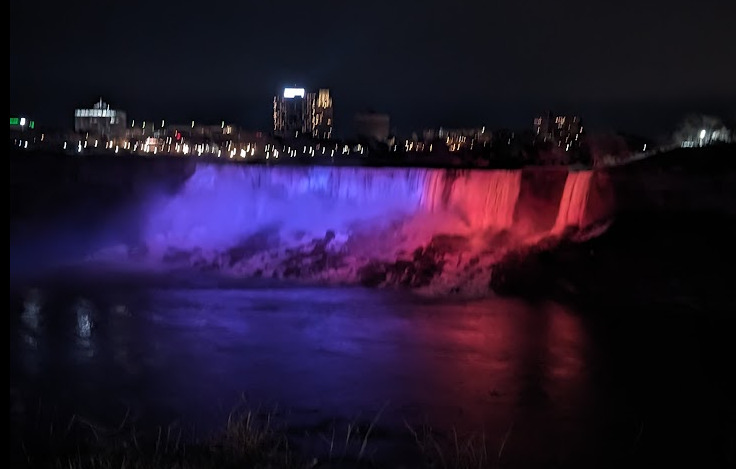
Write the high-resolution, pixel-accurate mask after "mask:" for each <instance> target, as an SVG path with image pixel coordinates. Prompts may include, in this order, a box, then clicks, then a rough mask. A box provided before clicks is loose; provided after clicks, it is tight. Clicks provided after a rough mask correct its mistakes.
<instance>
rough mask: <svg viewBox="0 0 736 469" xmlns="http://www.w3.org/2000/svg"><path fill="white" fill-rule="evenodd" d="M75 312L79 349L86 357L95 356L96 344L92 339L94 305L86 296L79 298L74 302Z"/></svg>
mask: <svg viewBox="0 0 736 469" xmlns="http://www.w3.org/2000/svg"><path fill="white" fill-rule="evenodd" d="M74 312H75V313H76V320H77V323H76V336H77V346H78V348H79V351H80V352H81V353H82V354H83V355H84V356H85V357H86V358H92V357H94V356H95V352H96V350H95V344H94V341H93V340H92V339H93V337H92V331H93V330H94V327H95V323H94V312H95V310H94V305H93V304H92V302H91V301H90V300H88V299H86V298H79V299H78V300H77V301H76V303H75V304H74Z"/></svg>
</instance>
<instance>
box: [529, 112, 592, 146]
mask: <svg viewBox="0 0 736 469" xmlns="http://www.w3.org/2000/svg"><path fill="white" fill-rule="evenodd" d="M582 135H583V121H582V119H580V117H578V116H563V115H555V114H553V113H551V112H548V113H545V114H543V115H541V116H538V117H536V118H535V119H534V138H535V140H536V141H537V142H540V143H551V144H554V145H556V146H558V147H560V148H564V149H565V151H567V150H570V149H572V148H577V147H579V146H580V143H581V142H582V139H581V138H582Z"/></svg>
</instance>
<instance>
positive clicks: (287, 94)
mask: <svg viewBox="0 0 736 469" xmlns="http://www.w3.org/2000/svg"><path fill="white" fill-rule="evenodd" d="M303 97H304V88H284V98H287V99H290V98H303Z"/></svg>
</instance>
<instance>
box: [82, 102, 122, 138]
mask: <svg viewBox="0 0 736 469" xmlns="http://www.w3.org/2000/svg"><path fill="white" fill-rule="evenodd" d="M125 127H126V116H125V111H121V110H118V109H110V105H109V104H107V103H106V102H104V101H102V98H100V100H99V101H98V102H96V103H95V104H94V105H93V106H92V109H76V110H75V111H74V131H75V132H78V133H82V132H88V133H90V134H92V135H99V136H105V137H109V136H115V135H120V134H122V133H124V132H125Z"/></svg>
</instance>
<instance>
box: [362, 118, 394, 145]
mask: <svg viewBox="0 0 736 469" xmlns="http://www.w3.org/2000/svg"><path fill="white" fill-rule="evenodd" d="M354 120H355V133H356V134H357V136H358V138H359V139H366V140H373V141H376V142H386V141H387V140H388V137H389V134H390V123H391V121H390V119H389V116H388V114H379V113H376V112H361V113H358V114H356V115H355V119H354Z"/></svg>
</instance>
